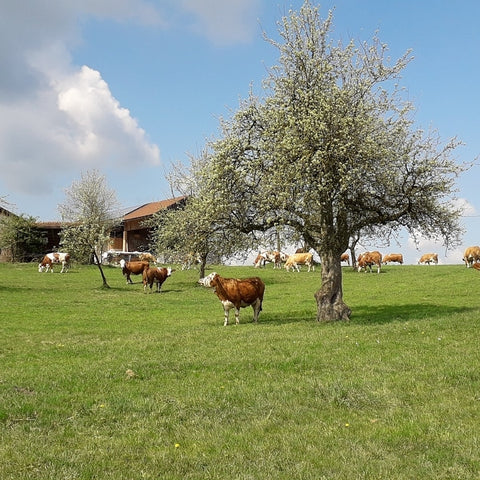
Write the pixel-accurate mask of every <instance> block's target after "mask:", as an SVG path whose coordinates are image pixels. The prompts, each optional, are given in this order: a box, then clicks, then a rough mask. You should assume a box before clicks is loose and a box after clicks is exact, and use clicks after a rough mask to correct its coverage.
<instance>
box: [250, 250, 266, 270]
mask: <svg viewBox="0 0 480 480" xmlns="http://www.w3.org/2000/svg"><path fill="white" fill-rule="evenodd" d="M265 262H266V258H265V255H264V254H263V253H259V254H258V255H257V256H256V257H255V260H254V261H253V266H254V267H255V268H263V267H264V266H265Z"/></svg>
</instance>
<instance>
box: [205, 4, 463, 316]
mask: <svg viewBox="0 0 480 480" xmlns="http://www.w3.org/2000/svg"><path fill="white" fill-rule="evenodd" d="M331 24H332V14H331V13H330V14H329V15H328V17H327V19H326V20H324V21H323V20H321V18H320V16H319V12H318V8H316V7H313V6H311V5H310V3H309V2H308V0H307V1H305V3H304V5H303V6H302V8H301V9H300V11H299V12H291V13H290V15H289V16H288V17H285V18H283V20H282V22H280V23H279V34H280V38H281V41H275V40H272V39H268V38H267V40H268V41H269V42H270V43H271V44H272V45H273V46H274V47H276V48H277V49H278V51H279V54H280V60H279V64H278V65H277V66H275V67H274V68H272V70H271V72H270V75H269V77H268V78H267V81H266V82H265V93H266V95H265V98H264V99H258V98H255V97H254V96H253V95H250V98H249V99H248V100H247V101H245V102H243V103H242V104H241V106H240V108H239V110H238V111H237V112H236V113H235V114H234V115H233V117H232V118H231V119H228V120H227V121H225V122H223V125H222V127H223V135H222V138H220V139H219V140H218V141H217V142H215V143H213V145H212V149H213V155H212V165H211V167H210V172H211V177H212V179H211V182H210V185H211V186H212V187H215V188H216V192H215V193H216V201H217V202H218V203H219V204H220V205H222V209H223V211H224V212H226V211H229V212H230V217H229V218H224V219H223V220H224V222H225V223H226V224H230V225H232V224H234V223H237V222H238V223H239V224H240V225H241V228H242V231H245V232H246V231H252V232H253V231H257V230H268V229H270V228H272V227H273V226H275V225H287V226H290V227H291V228H293V229H294V230H295V231H296V232H297V233H298V234H299V236H300V237H301V238H303V239H304V240H305V242H306V243H308V245H311V246H312V247H313V248H314V249H315V250H316V251H317V252H318V254H319V255H320V257H321V259H322V272H321V285H320V289H319V290H318V291H317V292H316V293H315V298H316V301H317V320H319V321H330V320H340V319H349V318H350V315H351V310H350V308H349V307H348V306H347V305H346V304H345V302H344V301H343V290H342V269H341V264H340V256H341V254H342V253H343V252H344V251H345V250H346V249H347V248H348V245H349V240H350V239H351V238H354V237H355V235H357V234H358V233H359V232H364V231H366V230H368V231H373V230H375V229H377V228H382V229H383V230H382V231H383V232H385V231H391V232H394V231H399V230H400V229H402V228H405V229H407V230H408V231H409V232H410V233H413V234H416V233H422V234H423V235H424V236H426V237H429V238H442V239H443V240H444V243H445V244H446V245H447V246H448V245H452V244H455V242H457V241H458V238H459V234H460V232H461V228H460V226H459V215H460V213H461V212H460V210H459V209H458V208H457V207H456V205H455V203H454V201H453V200H454V192H455V179H456V178H457V176H458V175H459V174H460V173H461V172H462V171H463V170H464V169H465V167H464V166H463V165H459V164H458V163H456V162H455V160H454V158H453V152H454V150H455V148H456V147H457V146H458V145H459V142H457V141H456V140H455V139H453V140H451V141H450V142H447V143H446V144H443V143H442V142H441V141H440V139H439V137H438V135H437V134H436V133H435V132H423V131H421V130H417V129H415V128H414V121H413V119H412V112H413V107H412V105H411V104H410V103H408V102H406V101H403V100H402V90H401V89H400V87H399V86H398V84H397V82H398V80H399V77H400V74H401V72H402V70H403V69H404V68H405V67H406V65H407V64H408V62H409V61H410V56H409V53H408V52H407V53H406V54H405V55H404V56H402V57H401V58H399V59H398V60H397V61H396V62H394V63H391V62H390V60H389V59H388V57H387V55H386V52H387V46H386V45H385V44H383V43H381V42H380V41H379V39H378V38H377V36H374V37H373V40H372V42H371V43H370V44H368V43H362V44H360V45H359V46H357V45H355V43H354V42H353V41H351V42H349V43H348V44H347V45H343V44H342V43H341V42H334V41H333V40H332V39H331V38H330V30H331ZM239 217H241V219H239Z"/></svg>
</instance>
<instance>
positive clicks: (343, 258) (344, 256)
mask: <svg viewBox="0 0 480 480" xmlns="http://www.w3.org/2000/svg"><path fill="white" fill-rule="evenodd" d="M341 262H347V265H348V266H350V255H349V254H348V253H342V254H341V255H340V263H341Z"/></svg>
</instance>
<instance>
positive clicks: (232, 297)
mask: <svg viewBox="0 0 480 480" xmlns="http://www.w3.org/2000/svg"><path fill="white" fill-rule="evenodd" d="M198 283H200V284H201V285H203V286H204V287H213V289H214V292H215V294H216V295H217V297H218V298H219V300H220V301H221V302H222V305H223V310H224V314H225V317H224V322H223V325H224V326H226V325H228V317H229V313H230V310H231V309H232V308H235V324H236V325H238V324H239V322H240V320H239V315H240V308H244V307H249V306H251V307H252V308H253V321H254V322H257V321H258V316H259V315H260V312H261V310H262V302H263V294H264V292H265V284H264V283H263V281H262V280H261V279H260V278H259V277H250V278H243V279H242V278H224V277H221V276H220V275H218V273H216V272H213V273H211V274H210V275H208V276H207V277H205V278H201V279H200V280H199V281H198Z"/></svg>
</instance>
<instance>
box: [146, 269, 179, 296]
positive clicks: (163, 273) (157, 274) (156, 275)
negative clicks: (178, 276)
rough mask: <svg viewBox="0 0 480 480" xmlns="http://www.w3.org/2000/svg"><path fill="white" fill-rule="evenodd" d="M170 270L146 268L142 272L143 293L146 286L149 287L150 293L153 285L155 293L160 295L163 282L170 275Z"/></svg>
mask: <svg viewBox="0 0 480 480" xmlns="http://www.w3.org/2000/svg"><path fill="white" fill-rule="evenodd" d="M172 271H173V270H172V269H171V268H170V267H168V268H164V267H153V268H150V267H149V268H146V269H145V270H144V271H143V274H142V277H143V291H144V293H146V292H147V285H149V286H150V293H151V292H152V286H153V284H154V283H156V284H157V293H160V289H161V288H162V285H163V282H165V280H166V279H167V278H168V277H170V276H171V275H172Z"/></svg>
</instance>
